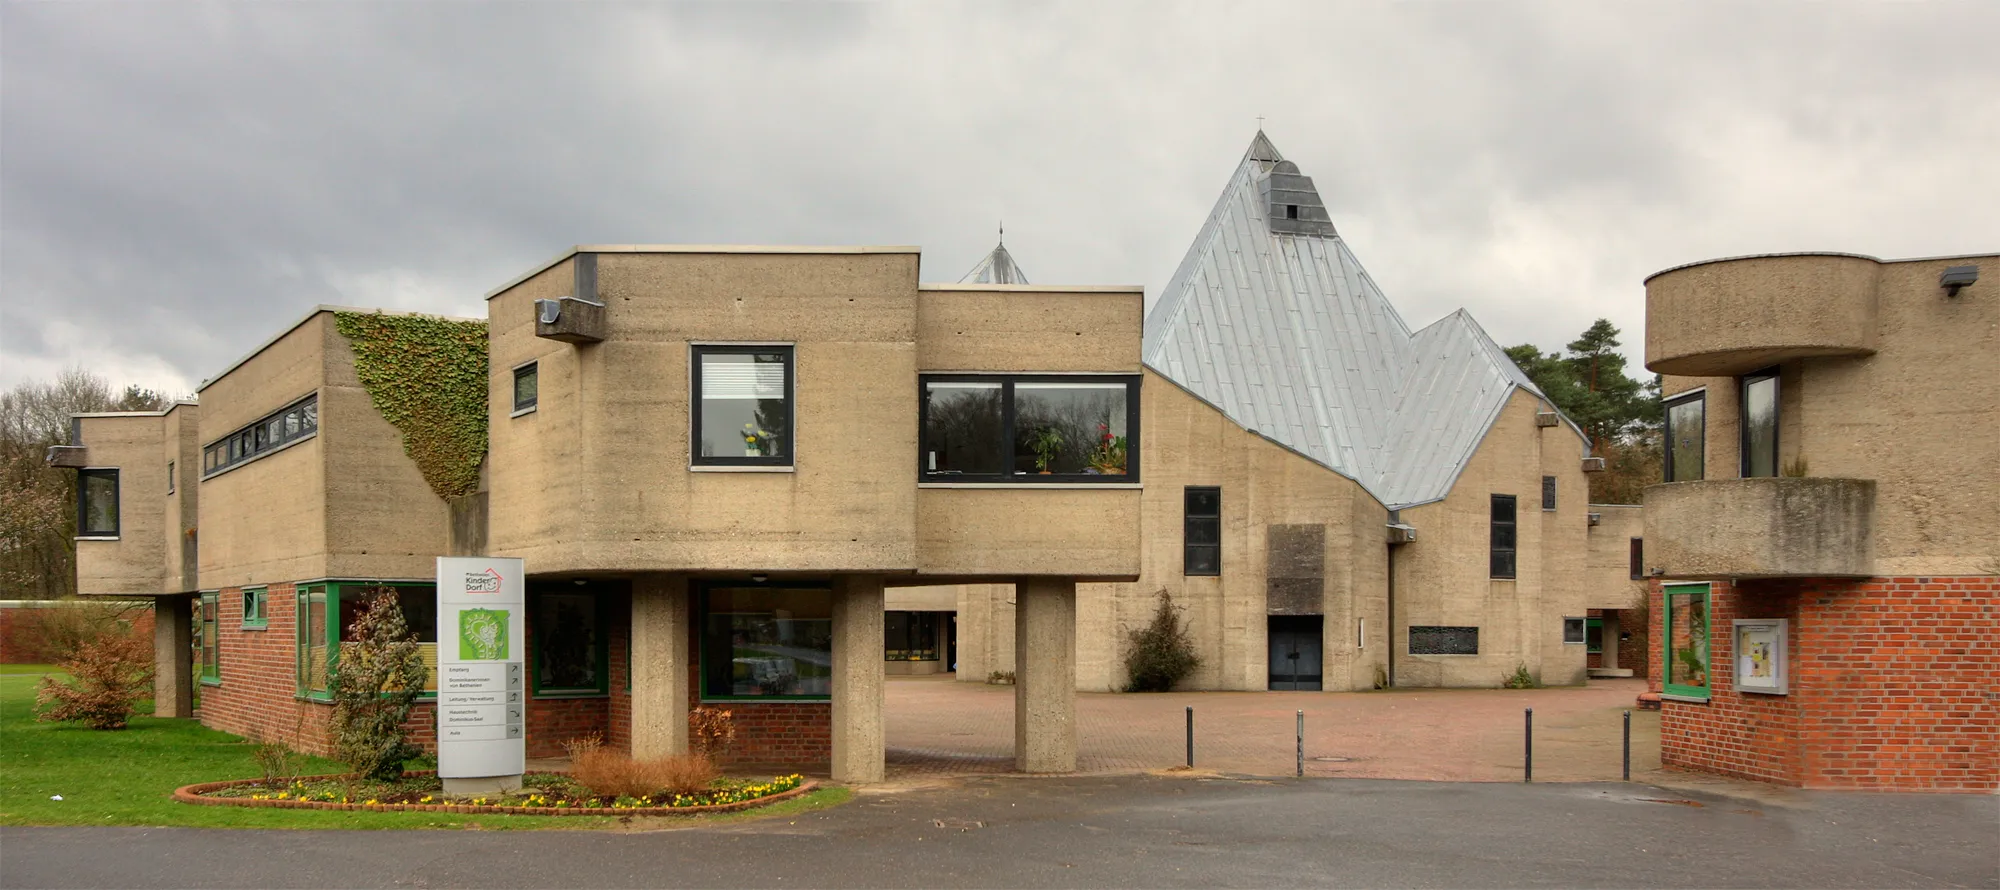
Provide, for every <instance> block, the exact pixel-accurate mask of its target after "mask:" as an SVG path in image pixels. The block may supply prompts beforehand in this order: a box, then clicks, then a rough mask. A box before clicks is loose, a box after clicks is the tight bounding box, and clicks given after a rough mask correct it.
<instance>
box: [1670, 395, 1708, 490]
mask: <svg viewBox="0 0 2000 890" xmlns="http://www.w3.org/2000/svg"><path fill="white" fill-rule="evenodd" d="M1705 406H1706V396H1705V395H1704V394H1703V393H1695V394H1694V395H1691V396H1687V397H1685V398H1679V399H1675V400H1673V401H1670V402H1668V403H1667V428H1666V435H1667V455H1666V457H1667V459H1666V465H1667V479H1666V481H1668V482H1692V481H1695V480H1697V479H1700V478H1702V475H1701V474H1702V449H1703V448H1704V447H1706V437H1707V435H1708V433H1707V420H1706V418H1705V416H1704V414H1703V411H1704V408H1705Z"/></svg>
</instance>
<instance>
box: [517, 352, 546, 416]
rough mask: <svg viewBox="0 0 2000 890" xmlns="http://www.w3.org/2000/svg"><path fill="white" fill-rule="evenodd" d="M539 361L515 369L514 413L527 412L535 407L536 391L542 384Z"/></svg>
mask: <svg viewBox="0 0 2000 890" xmlns="http://www.w3.org/2000/svg"><path fill="white" fill-rule="evenodd" d="M537 367H538V365H537V363H535V362H529V363H527V364H525V365H522V366H520V367H518V368H515V369H514V413H516V414H526V413H527V412H528V409H530V408H533V407H535V400H536V393H537V391H538V388H539V386H540V380H539V377H540V372H539V371H538V370H537Z"/></svg>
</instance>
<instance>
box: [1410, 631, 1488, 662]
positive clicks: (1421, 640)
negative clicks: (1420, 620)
mask: <svg viewBox="0 0 2000 890" xmlns="http://www.w3.org/2000/svg"><path fill="white" fill-rule="evenodd" d="M1410 654H1411V655H1478V654H1479V628H1476V627H1417V626H1414V625H1412V626H1411V627H1410Z"/></svg>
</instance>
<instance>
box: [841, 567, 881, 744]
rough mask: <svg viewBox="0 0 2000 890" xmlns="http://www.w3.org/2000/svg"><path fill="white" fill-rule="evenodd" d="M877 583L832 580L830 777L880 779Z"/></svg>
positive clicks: (853, 577)
mask: <svg viewBox="0 0 2000 890" xmlns="http://www.w3.org/2000/svg"><path fill="white" fill-rule="evenodd" d="M882 608H883V601H882V579H881V578H880V577H878V576H871V575H843V576H840V577H837V578H835V579H834V581H833V714H832V717H833V779H834V781H836V782H880V781H882V775H883V744H884V733H883V727H882V682H883V681H882V677H883V673H884V670H883V664H882Z"/></svg>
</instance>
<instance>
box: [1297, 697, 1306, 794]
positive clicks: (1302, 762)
mask: <svg viewBox="0 0 2000 890" xmlns="http://www.w3.org/2000/svg"><path fill="white" fill-rule="evenodd" d="M1298 739H1299V778H1301V779H1303V778H1305V777H1306V712H1304V711H1300V712H1299V732H1298Z"/></svg>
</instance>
